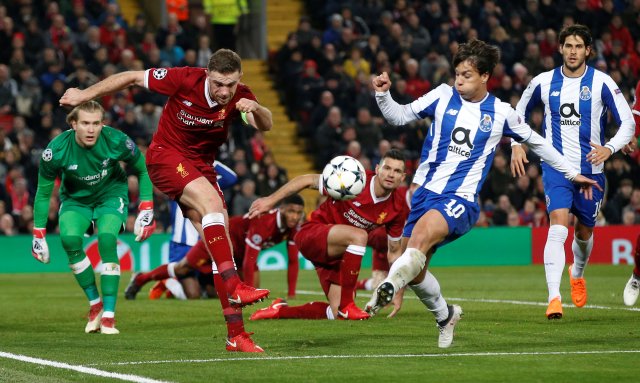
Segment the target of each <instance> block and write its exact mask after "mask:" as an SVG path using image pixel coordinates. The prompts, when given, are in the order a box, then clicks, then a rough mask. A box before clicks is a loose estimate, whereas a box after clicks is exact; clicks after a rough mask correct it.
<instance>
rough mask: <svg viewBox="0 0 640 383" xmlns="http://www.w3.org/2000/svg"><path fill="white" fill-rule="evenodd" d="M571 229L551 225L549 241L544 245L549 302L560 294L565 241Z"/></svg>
mask: <svg viewBox="0 0 640 383" xmlns="http://www.w3.org/2000/svg"><path fill="white" fill-rule="evenodd" d="M568 234H569V229H567V228H566V227H564V226H562V225H551V227H550V228H549V234H548V235H547V243H546V244H545V246H544V271H545V273H546V276H547V288H548V289H549V302H551V300H552V299H553V298H555V297H559V296H560V280H561V279H562V271H563V270H564V262H565V261H564V257H565V255H564V241H566V239H567V235H568Z"/></svg>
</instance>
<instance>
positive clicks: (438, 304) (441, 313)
mask: <svg viewBox="0 0 640 383" xmlns="http://www.w3.org/2000/svg"><path fill="white" fill-rule="evenodd" d="M409 287H411V290H413V292H414V293H416V295H417V296H418V299H420V301H421V302H422V303H423V304H424V305H425V306H427V310H429V311H431V313H432V314H433V315H434V316H435V317H436V322H442V321H444V320H446V319H447V318H448V317H449V308H448V307H447V301H446V300H445V299H444V297H443V296H442V294H440V284H439V283H438V280H437V279H436V277H434V276H433V274H431V272H429V271H427V274H426V275H425V276H424V279H423V280H422V282H420V283H418V284H417V285H409Z"/></svg>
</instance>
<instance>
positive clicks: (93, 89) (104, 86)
mask: <svg viewBox="0 0 640 383" xmlns="http://www.w3.org/2000/svg"><path fill="white" fill-rule="evenodd" d="M132 85H138V86H144V71H142V70H141V71H127V72H121V73H116V74H114V75H111V76H109V77H107V78H105V79H104V80H102V81H100V82H98V83H95V84H93V85H91V86H90V87H88V88H87V89H78V88H69V89H67V91H66V92H64V94H63V95H62V97H60V105H61V106H72V107H73V106H78V105H80V104H82V103H83V102H87V101H90V100H93V99H95V98H99V97H102V96H104V95H107V94H111V93H114V92H117V91H119V90H122V89H125V88H128V87H130V86H132Z"/></svg>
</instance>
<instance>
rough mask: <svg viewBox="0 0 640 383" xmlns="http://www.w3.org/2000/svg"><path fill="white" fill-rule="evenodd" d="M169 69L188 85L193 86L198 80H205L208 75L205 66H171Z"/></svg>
mask: <svg viewBox="0 0 640 383" xmlns="http://www.w3.org/2000/svg"><path fill="white" fill-rule="evenodd" d="M168 70H169V73H171V74H172V75H173V76H177V77H178V78H179V79H180V81H181V83H182V84H183V85H184V86H186V87H192V86H193V85H194V84H196V83H197V82H199V81H204V79H205V78H206V77H207V72H206V69H205V68H199V67H190V66H182V67H175V68H169V69H168Z"/></svg>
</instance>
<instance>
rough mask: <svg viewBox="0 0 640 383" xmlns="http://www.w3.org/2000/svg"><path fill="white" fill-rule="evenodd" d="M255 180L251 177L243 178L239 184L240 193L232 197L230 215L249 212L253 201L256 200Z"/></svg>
mask: <svg viewBox="0 0 640 383" xmlns="http://www.w3.org/2000/svg"><path fill="white" fill-rule="evenodd" d="M257 199H258V196H257V195H256V182H255V181H254V180H252V179H249V178H247V179H245V180H244V181H242V183H241V184H240V193H239V194H236V195H235V197H234V198H233V209H232V215H244V214H246V213H248V212H249V208H250V207H251V204H252V203H253V201H255V200H257Z"/></svg>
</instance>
